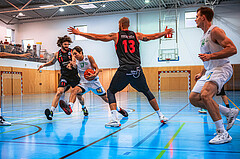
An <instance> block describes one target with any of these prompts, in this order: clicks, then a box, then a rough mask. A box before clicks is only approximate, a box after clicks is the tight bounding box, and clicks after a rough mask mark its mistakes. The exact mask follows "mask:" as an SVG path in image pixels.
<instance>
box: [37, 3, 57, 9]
mask: <svg viewBox="0 0 240 159" xmlns="http://www.w3.org/2000/svg"><path fill="white" fill-rule="evenodd" d="M53 6H54V5H53V4H50V5H44V6H39V7H40V8H47V7H53Z"/></svg>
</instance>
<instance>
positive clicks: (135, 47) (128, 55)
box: [68, 17, 173, 127]
mask: <svg viewBox="0 0 240 159" xmlns="http://www.w3.org/2000/svg"><path fill="white" fill-rule="evenodd" d="M129 26H130V25H129V19H128V18H127V17H123V18H121V19H120V20H119V32H118V33H110V34H92V33H83V32H80V31H79V30H78V29H74V28H73V27H69V28H68V32H69V33H70V34H75V35H81V36H83V37H85V38H88V39H91V40H100V41H104V42H108V41H112V40H113V41H114V42H115V48H116V53H117V56H118V59H119V65H120V67H119V68H118V70H117V72H116V73H115V75H114V77H113V79H112V81H111V84H110V86H109V89H108V90H107V97H108V101H109V105H110V109H111V116H112V119H111V121H110V122H109V123H107V124H106V125H105V126H110V127H119V126H121V124H120V122H119V119H118V116H117V110H116V108H117V104H116V98H115V94H116V93H117V92H119V91H121V90H123V89H124V88H125V87H126V86H127V85H128V84H129V83H130V85H131V86H132V87H133V88H135V89H136V90H137V91H138V92H142V93H143V94H144V95H145V96H146V97H147V99H148V101H149V103H150V105H151V106H152V107H153V109H154V110H155V111H156V112H157V114H158V116H159V118H160V121H161V122H166V121H167V120H168V119H167V118H166V117H165V116H164V115H163V114H162V113H161V112H160V109H159V106H158V103H157V101H156V99H155V97H154V96H153V94H152V93H151V91H150V90H149V88H148V85H147V82H146V79H145V76H144V74H143V71H142V68H141V66H140V64H141V61H140V52H139V40H142V41H149V40H155V39H158V38H161V37H162V36H164V35H166V34H169V33H172V32H173V30H172V29H167V28H166V29H165V31H164V32H162V33H155V34H142V33H135V32H133V31H130V30H128V28H129Z"/></svg>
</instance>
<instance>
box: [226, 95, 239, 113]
mask: <svg viewBox="0 0 240 159" xmlns="http://www.w3.org/2000/svg"><path fill="white" fill-rule="evenodd" d="M227 98H228V97H227ZM228 100H229V101H230V102H231V103H232V104H233V105H234V106H235V107H236V108H237V109H238V110H240V109H239V108H238V107H237V106H236V104H234V103H233V102H232V101H231V99H229V98H228Z"/></svg>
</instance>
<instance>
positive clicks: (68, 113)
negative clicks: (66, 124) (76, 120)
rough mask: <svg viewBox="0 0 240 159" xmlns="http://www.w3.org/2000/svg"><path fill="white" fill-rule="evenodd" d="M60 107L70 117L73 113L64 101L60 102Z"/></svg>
mask: <svg viewBox="0 0 240 159" xmlns="http://www.w3.org/2000/svg"><path fill="white" fill-rule="evenodd" d="M59 105H60V107H61V108H62V110H63V111H64V112H65V113H66V114H67V115H70V114H71V113H72V109H71V107H70V105H69V104H67V103H65V102H64V101H63V100H60V102H59Z"/></svg>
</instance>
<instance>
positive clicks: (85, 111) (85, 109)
mask: <svg viewBox="0 0 240 159" xmlns="http://www.w3.org/2000/svg"><path fill="white" fill-rule="evenodd" d="M82 111H83V114H84V116H88V110H87V108H86V107H84V108H82Z"/></svg>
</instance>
